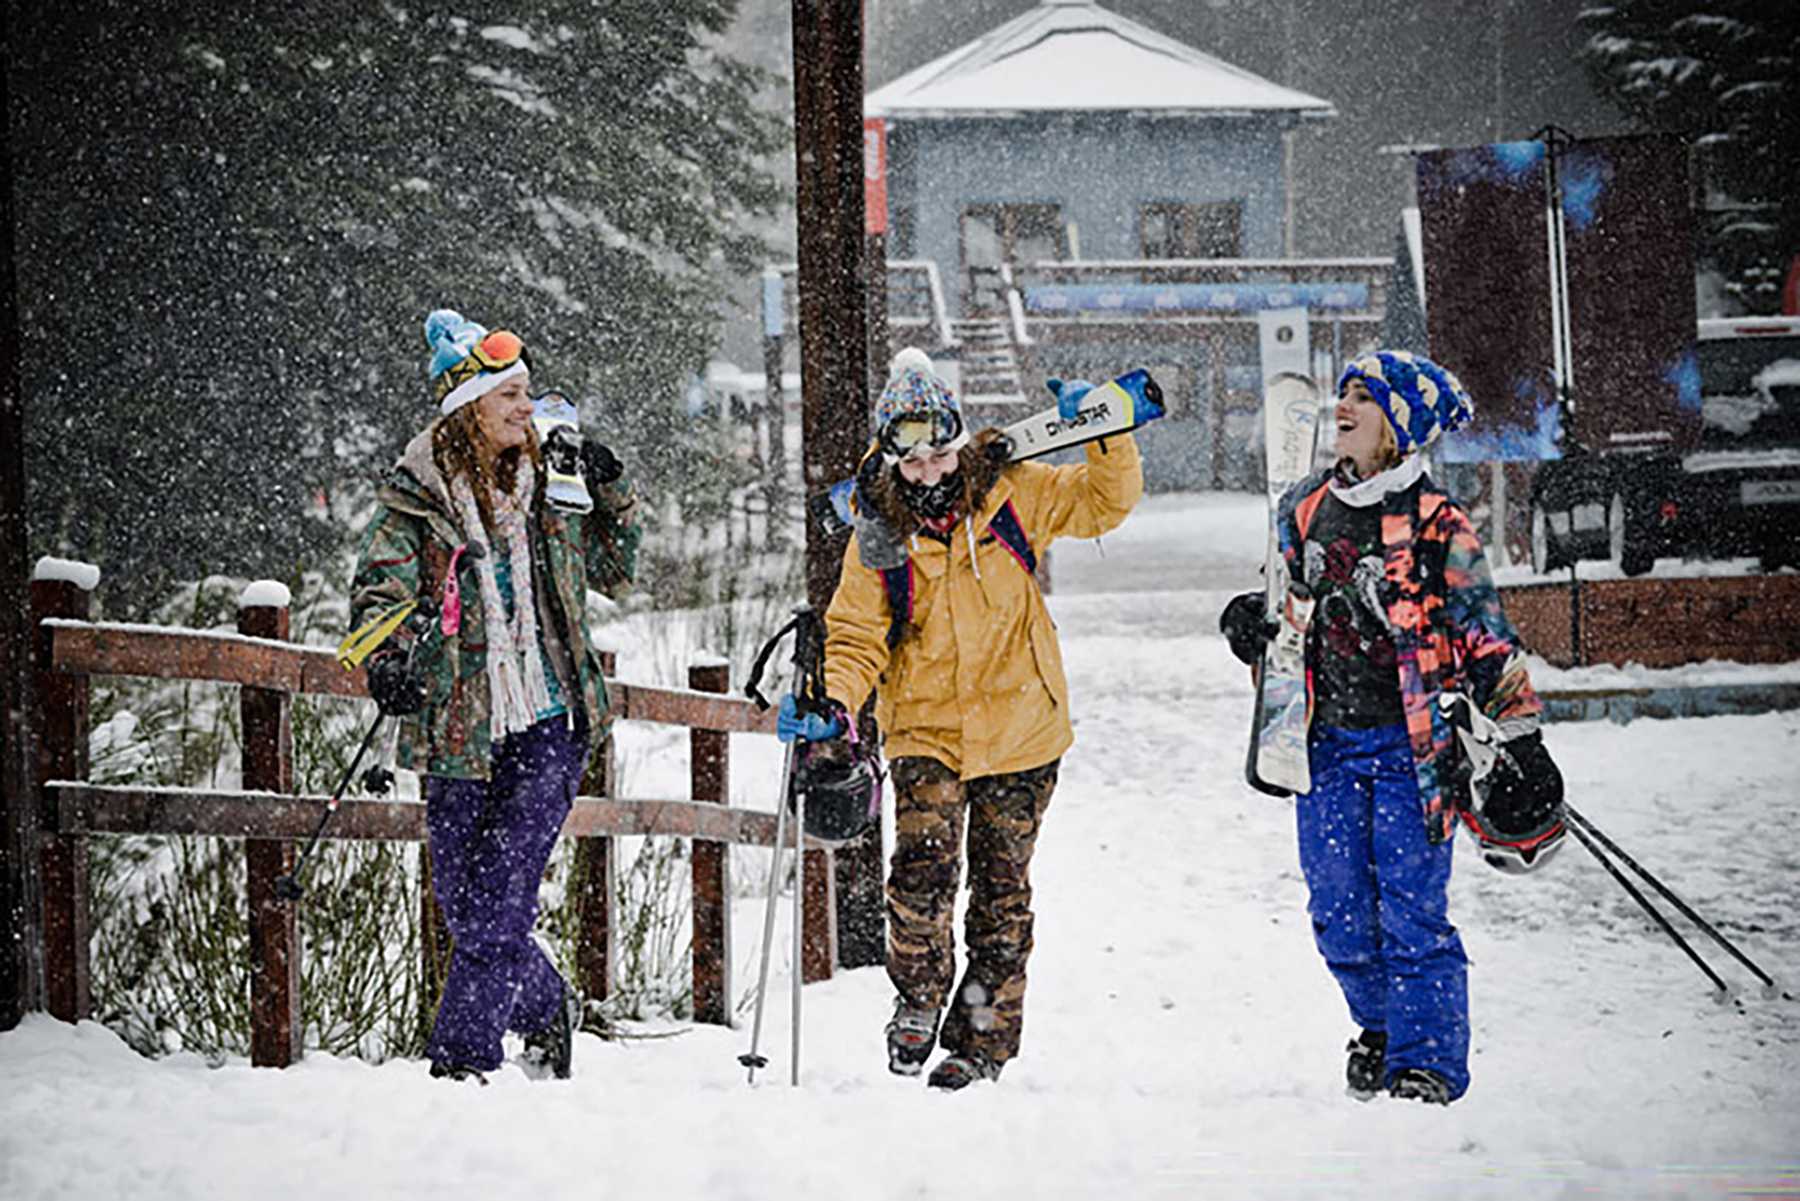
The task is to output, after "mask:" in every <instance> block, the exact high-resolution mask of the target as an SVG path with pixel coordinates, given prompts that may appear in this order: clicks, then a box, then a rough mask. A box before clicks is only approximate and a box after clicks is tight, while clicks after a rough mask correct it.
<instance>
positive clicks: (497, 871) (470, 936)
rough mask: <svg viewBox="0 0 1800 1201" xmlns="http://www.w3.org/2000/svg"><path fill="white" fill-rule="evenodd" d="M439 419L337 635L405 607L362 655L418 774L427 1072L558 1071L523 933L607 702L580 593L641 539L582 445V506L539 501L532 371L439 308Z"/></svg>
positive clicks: (375, 543) (606, 462)
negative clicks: (429, 917)
mask: <svg viewBox="0 0 1800 1201" xmlns="http://www.w3.org/2000/svg"><path fill="white" fill-rule="evenodd" d="M425 330H426V338H427V340H428V342H429V343H430V344H431V347H432V360H431V368H430V370H431V376H432V382H433V389H434V393H435V396H436V399H437V401H438V407H439V413H440V415H439V416H438V418H437V419H436V420H434V421H433V422H432V423H431V425H430V426H429V427H427V428H426V429H425V430H424V431H422V432H421V433H420V434H418V435H417V436H416V437H414V438H413V440H412V441H411V442H410V443H409V444H408V445H407V447H406V450H405V452H404V453H403V454H402V455H401V457H400V461H399V462H398V463H397V464H396V465H395V466H394V468H393V470H392V471H391V472H390V473H389V475H388V477H387V479H386V480H385V481H384V482H383V484H382V485H381V488H380V490H379V491H378V493H377V500H378V501H379V502H380V507H379V508H378V509H377V511H376V513H375V516H374V517H373V518H372V519H371V521H370V522H369V525H368V528H367V530H366V531H365V533H364V535H363V540H362V550H361V554H360V556H359V558H358V562H357V567H356V576H355V579H354V582H353V585H352V596H351V624H352V627H357V626H360V625H361V624H362V622H363V621H364V620H365V619H366V618H367V617H368V616H369V615H371V614H373V613H376V612H378V611H381V610H384V609H386V608H388V607H390V606H393V605H396V604H403V603H405V602H407V601H412V600H419V601H425V602H429V603H430V606H429V607H428V609H427V611H432V609H433V608H435V611H436V613H437V616H436V619H435V620H434V621H433V622H432V623H431V624H430V627H429V629H428V630H427V631H426V632H425V633H424V634H422V635H418V636H416V637H415V635H414V634H413V633H412V632H411V631H410V630H408V629H407V628H406V627H404V626H402V627H401V628H400V629H399V631H397V632H396V634H395V635H394V636H393V638H392V639H391V641H390V643H389V644H387V645H385V646H384V647H383V648H382V650H381V652H380V653H378V654H377V655H376V656H375V657H373V658H371V659H370V660H369V663H368V668H367V670H368V676H369V691H370V694H371V695H372V696H374V698H375V700H376V702H377V704H379V705H380V706H381V708H382V711H383V712H384V713H388V714H393V715H396V716H401V717H403V718H404V719H405V720H404V722H403V725H402V737H401V748H400V758H399V762H400V765H401V766H402V767H408V768H413V769H415V770H418V771H420V772H422V773H423V774H424V775H425V777H426V782H425V796H426V805H427V809H426V825H427V833H428V839H429V844H430V850H431V867H432V887H433V890H434V893H435V895H436V896H437V899H438V902H439V904H440V905H442V907H443V910H444V916H445V920H446V921H447V922H448V923H449V926H450V932H451V935H452V938H453V940H454V952H453V955H452V958H451V963H450V972H449V976H448V978H447V979H446V982H445V986H444V993H443V999H442V1001H441V1003H440V1006H439V1009H438V1014H437V1021H436V1023H435V1025H434V1028H433V1031H432V1036H431V1041H430V1043H429V1045H428V1048H427V1050H428V1054H429V1055H430V1058H431V1061H432V1069H431V1071H432V1075H434V1076H440V1077H449V1078H452V1079H458V1080H461V1079H469V1078H476V1079H481V1078H482V1076H481V1074H482V1073H484V1072H489V1071H493V1070H494V1069H496V1068H498V1067H499V1066H500V1064H501V1060H502V1053H501V1037H502V1035H503V1033H504V1032H505V1031H506V1030H509V1029H510V1030H513V1031H516V1032H518V1033H520V1034H522V1035H524V1036H525V1041H526V1046H527V1053H528V1056H529V1057H532V1058H535V1059H536V1060H537V1061H538V1062H539V1063H540V1064H541V1065H542V1066H543V1067H545V1068H547V1069H548V1070H549V1071H550V1073H551V1074H553V1075H555V1076H559V1077H562V1076H567V1075H568V1073H569V1055H570V1042H571V1039H572V1035H573V1023H574V1019H575V1014H574V1013H573V1012H572V996H573V994H572V993H571V991H570V990H569V989H568V987H567V986H566V984H565V983H564V982H563V980H562V978H561V976H560V975H559V974H558V973H557V971H556V969H555V967H553V966H552V965H551V963H550V961H549V960H548V959H547V958H546V957H545V956H544V954H543V952H542V951H540V950H539V949H538V947H537V945H536V944H535V943H534V942H533V941H532V939H531V928H532V925H533V923H534V922H535V920H536V916H537V884H538V881H539V879H540V878H541V877H542V875H543V870H544V865H545V864H546V862H547V861H548V859H549V855H550V851H551V848H552V847H553V846H554V844H555V841H556V836H557V833H558V831H560V830H561V828H562V823H563V819H564V817H565V816H567V814H568V811H569V807H570V805H571V803H572V802H573V800H574V797H575V794H576V791H577V789H578V787H579V786H580V783H581V778H582V775H583V773H584V770H585V768H586V765H587V761H588V758H589V756H590V754H591V753H592V751H593V749H594V747H595V746H596V745H597V744H598V742H599V740H600V739H601V737H602V736H603V735H604V733H605V729H606V725H607V700H606V687H605V682H604V680H603V679H602V677H601V673H600V664H599V660H598V657H597V656H596V654H595V652H594V650H593V648H592V647H591V645H590V644H589V640H588V633H587V628H586V620H585V614H586V598H587V590H588V588H589V587H590V586H591V587H593V588H596V589H598V590H601V591H604V592H607V593H610V594H613V595H618V594H619V593H620V592H621V591H623V590H624V589H625V588H627V587H628V586H629V585H630V582H631V580H632V577H633V574H634V572H635V565H636V553H637V543H638V540H639V537H640V531H639V528H638V525H637V523H636V521H635V520H634V518H633V507H634V497H633V495H632V491H631V488H630V486H629V485H628V484H627V483H626V482H625V481H624V480H623V479H622V478H621V474H622V473H621V471H620V469H619V465H618V461H617V459H615V458H614V457H613V456H612V454H611V452H609V451H607V450H606V448H604V447H602V446H600V445H598V444H597V443H592V442H590V443H588V444H586V446H584V448H583V454H582V464H583V474H584V476H585V477H586V482H587V484H588V487H589V491H590V493H591V494H592V496H593V498H594V502H595V503H594V507H593V510H592V511H591V512H588V513H585V514H584V513H575V512H563V511H559V510H558V509H556V508H554V507H552V506H550V505H547V504H546V503H545V499H544V477H545V470H544V460H543V456H542V454H541V452H540V448H539V445H538V439H537V434H536V431H535V430H534V428H533V425H532V414H533V405H532V401H531V397H530V393H529V378H530V377H529V367H528V363H527V361H526V359H525V357H524V347H523V345H522V344H521V342H520V341H519V339H518V337H517V336H516V335H513V334H511V333H508V332H506V331H504V330H500V331H495V332H493V333H491V334H490V333H489V332H488V331H487V330H486V329H484V328H483V327H481V326H479V325H476V324H474V323H472V322H468V321H465V320H464V319H463V318H462V317H461V316H460V315H458V314H456V313H454V312H451V311H449V310H439V311H437V312H434V313H433V314H431V316H430V317H429V318H428V319H427V321H426V326H425Z"/></svg>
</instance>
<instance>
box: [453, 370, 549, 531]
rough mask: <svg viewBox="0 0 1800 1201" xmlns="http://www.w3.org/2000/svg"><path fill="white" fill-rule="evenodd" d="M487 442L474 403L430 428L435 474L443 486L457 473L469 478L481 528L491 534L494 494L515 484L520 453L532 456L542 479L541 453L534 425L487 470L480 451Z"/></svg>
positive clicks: (517, 476)
mask: <svg viewBox="0 0 1800 1201" xmlns="http://www.w3.org/2000/svg"><path fill="white" fill-rule="evenodd" d="M486 441H487V435H486V434H483V433H482V432H481V418H480V415H479V412H478V410H477V407H476V405H475V404H473V403H471V404H466V405H464V406H463V407H462V408H460V409H458V410H456V412H454V413H452V414H450V415H449V416H448V417H445V418H443V419H442V420H440V421H439V422H438V423H437V424H436V425H435V426H433V427H432V429H431V461H432V463H433V464H435V465H436V467H437V469H438V474H439V475H441V476H443V477H444V484H445V486H446V487H447V486H448V485H449V483H450V481H451V480H453V479H455V478H456V477H457V476H459V475H460V476H465V477H467V478H468V481H469V491H471V492H473V493H474V494H475V507H476V508H477V509H479V510H480V511H481V524H482V527H483V528H484V529H485V530H486V531H487V532H488V533H489V534H490V535H491V534H492V533H493V531H494V494H495V493H496V492H502V493H511V492H512V490H513V489H514V488H516V487H518V484H519V459H520V457H521V456H523V455H529V456H531V465H532V467H534V468H536V470H537V475H538V479H540V480H542V479H543V477H544V456H543V452H542V451H541V450H540V449H539V448H538V438H537V428H536V427H535V426H533V427H531V428H530V435H529V437H528V438H527V440H526V442H525V445H524V446H509V447H507V448H506V449H505V450H503V451H501V452H500V455H499V457H498V458H496V459H495V460H494V466H493V469H492V470H489V468H488V465H487V462H486V460H485V459H484V457H483V456H482V453H481V450H482V446H483V444H484V443H485V442H486Z"/></svg>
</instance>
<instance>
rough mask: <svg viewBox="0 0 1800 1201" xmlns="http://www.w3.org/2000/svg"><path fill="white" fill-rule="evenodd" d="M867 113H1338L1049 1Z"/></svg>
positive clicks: (1088, 11) (1067, 3)
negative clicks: (1072, 82)
mask: <svg viewBox="0 0 1800 1201" xmlns="http://www.w3.org/2000/svg"><path fill="white" fill-rule="evenodd" d="M1071 81H1075V82H1074V84H1073V86H1072V85H1071ZM863 111H864V112H865V113H867V114H868V115H869V116H871V117H888V118H898V119H903V120H904V119H929V118H951V117H976V116H1013V115H1017V114H1020V113H1037V112H1103V111H1109V112H1113V111H1128V112H1149V113H1156V114H1158V115H1165V116H1168V115H1173V116H1209V117H1220V116H1250V115H1253V114H1268V113H1290V114H1294V115H1296V116H1300V117H1335V116H1336V115H1337V110H1336V109H1335V108H1334V107H1333V106H1332V104H1331V102H1330V101H1329V100H1321V99H1319V98H1318V97H1317V96H1309V95H1307V94H1306V93H1305V92H1298V91H1295V90H1294V89H1292V88H1285V87H1282V86H1281V85H1280V84H1276V83H1271V82H1270V81H1269V80H1267V79H1264V78H1262V77H1261V76H1260V75H1254V74H1252V73H1251V72H1249V71H1246V70H1243V69H1242V68H1240V67H1234V66H1232V65H1231V64H1230V63H1228V62H1225V61H1223V60H1221V59H1217V58H1214V57H1213V56H1212V55H1210V54H1204V53H1202V52H1201V51H1199V50H1196V49H1194V48H1193V47H1192V46H1188V45H1184V44H1183V43H1181V42H1178V41H1176V40H1174V39H1173V38H1168V37H1164V36H1163V35H1162V34H1160V33H1156V32H1155V31H1153V30H1150V29H1147V28H1145V27H1144V26H1142V25H1139V24H1138V23H1137V22H1135V21H1131V20H1127V19H1126V18H1124V17H1121V16H1119V15H1118V14H1116V13H1111V12H1108V11H1107V10H1106V9H1104V8H1101V7H1100V6H1099V5H1098V4H1095V3H1093V2H1092V0H1043V2H1042V3H1040V4H1038V5H1037V6H1036V7H1035V8H1032V9H1031V10H1029V11H1028V12H1026V13H1024V14H1022V15H1021V16H1019V17H1016V18H1015V19H1013V20H1011V21H1008V22H1007V23H1006V24H1004V25H1002V26H1000V27H999V28H998V29H995V30H993V31H991V32H989V33H987V34H985V35H984V36H982V37H979V38H977V39H975V40H974V41H973V42H970V43H969V44H968V45H966V46H963V47H961V48H960V49H957V50H952V51H951V52H950V53H949V54H946V55H944V56H943V57H942V58H938V59H934V60H932V61H931V62H929V63H926V64H925V65H924V66H922V67H919V68H917V69H916V70H913V71H909V72H908V73H906V74H905V75H902V76H901V77H900V78H899V79H896V80H894V81H893V82H892V83H890V84H887V85H886V86H884V87H880V88H877V89H875V90H874V91H873V92H870V93H869V94H868V96H867V97H866V98H865V100H864V103H863Z"/></svg>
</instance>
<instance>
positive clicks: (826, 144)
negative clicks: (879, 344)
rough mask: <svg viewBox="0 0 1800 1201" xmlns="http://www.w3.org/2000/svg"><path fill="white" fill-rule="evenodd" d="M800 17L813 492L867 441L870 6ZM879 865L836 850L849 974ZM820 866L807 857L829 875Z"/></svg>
mask: <svg viewBox="0 0 1800 1201" xmlns="http://www.w3.org/2000/svg"><path fill="white" fill-rule="evenodd" d="M793 20H794V155H795V164H796V168H797V171H796V176H797V189H796V190H797V206H796V207H797V214H796V215H797V219H798V222H799V230H800V237H799V256H798V261H799V275H798V279H797V283H796V293H797V295H798V298H799V305H798V312H799V318H800V321H799V324H800V391H801V417H800V436H801V439H802V450H801V464H802V471H801V479H802V486H803V488H804V490H805V493H806V495H808V496H814V495H817V494H818V493H821V492H823V491H824V490H825V489H826V488H828V487H830V486H831V484H833V483H834V482H836V481H837V480H842V479H848V478H849V477H850V475H851V473H852V472H854V471H855V470H856V461H857V458H858V456H859V455H860V453H861V451H862V449H863V447H864V445H865V444H866V442H867V439H868V436H869V412H870V403H869V394H868V386H869V378H870V376H869V333H868V309H867V305H868V293H869V277H870V272H869V265H868V257H867V252H868V246H867V243H866V242H865V240H864V209H863V113H862V109H863V53H862V45H863V26H862V20H863V13H862V0H794V8H793ZM846 540H847V535H846V534H842V533H840V534H835V535H827V534H824V533H822V532H820V530H819V529H818V528H817V523H815V522H812V521H808V522H807V525H806V598H807V603H808V604H810V605H812V606H813V608H814V609H815V610H817V611H818V612H820V613H824V612H825V611H826V608H827V607H828V606H829V605H830V603H831V594H832V593H833V592H834V591H835V590H836V588H837V577H838V569H839V566H840V565H841V563H842V561H843V554H844V545H845V542H846ZM881 859H882V854H881V833H880V829H879V828H877V829H875V830H872V831H870V832H869V833H868V834H867V835H864V837H863V838H861V839H858V840H857V841H856V842H854V843H852V844H850V845H848V846H845V847H844V848H842V849H841V850H839V851H838V853H837V860H838V863H837V876H836V880H837V888H836V889H835V891H836V893H837V905H838V951H839V957H840V962H841V963H842V964H843V966H845V967H857V966H865V965H873V964H878V963H882V962H885V960H886V956H887V936H886V931H885V929H884V926H883V912H884V908H883V904H882V889H881V871H882V863H881ZM813 866H814V861H813V860H810V859H809V860H808V864H807V867H808V871H809V873H811V874H812V878H813V879H815V880H817V879H821V878H822V873H819V872H814V871H813ZM821 866H822V865H821Z"/></svg>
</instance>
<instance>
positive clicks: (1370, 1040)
mask: <svg viewBox="0 0 1800 1201" xmlns="http://www.w3.org/2000/svg"><path fill="white" fill-rule="evenodd" d="M1344 1049H1345V1050H1346V1051H1348V1052H1350V1058H1349V1060H1348V1061H1347V1062H1346V1063H1345V1064H1344V1080H1345V1082H1346V1083H1347V1084H1348V1085H1349V1093H1350V1095H1351V1096H1352V1097H1355V1098H1356V1099H1357V1100H1358V1101H1367V1100H1369V1099H1370V1098H1371V1097H1373V1096H1374V1095H1375V1094H1376V1093H1378V1092H1380V1091H1381V1082H1382V1081H1383V1080H1385V1079H1386V1078H1387V1031H1385V1030H1364V1031H1363V1032H1362V1034H1361V1035H1359V1036H1358V1037H1356V1038H1353V1039H1351V1040H1350V1045H1349V1046H1347V1047H1345V1048H1344Z"/></svg>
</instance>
